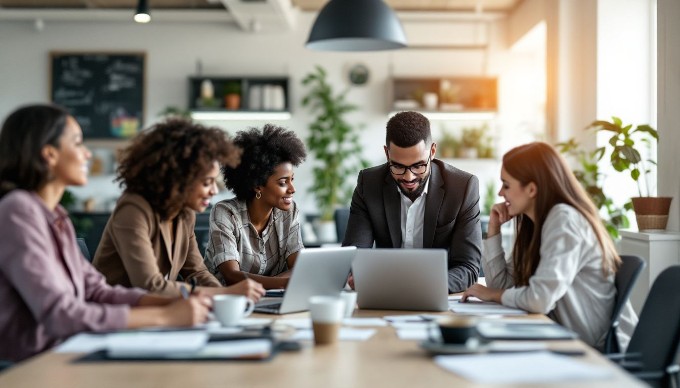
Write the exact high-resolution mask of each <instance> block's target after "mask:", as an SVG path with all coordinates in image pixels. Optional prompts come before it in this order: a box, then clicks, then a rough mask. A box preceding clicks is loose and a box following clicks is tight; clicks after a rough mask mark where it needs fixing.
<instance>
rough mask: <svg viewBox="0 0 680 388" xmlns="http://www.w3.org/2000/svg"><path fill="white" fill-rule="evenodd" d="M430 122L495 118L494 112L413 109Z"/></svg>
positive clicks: (393, 113) (393, 112) (392, 114)
mask: <svg viewBox="0 0 680 388" xmlns="http://www.w3.org/2000/svg"><path fill="white" fill-rule="evenodd" d="M415 111H417V112H419V113H421V114H422V115H423V116H425V117H427V118H428V119H429V120H431V121H473V120H493V119H495V118H496V113H497V112H495V111H460V112H456V111H450V112H446V111H421V110H417V109H415ZM399 112H400V111H396V110H395V111H392V112H390V113H389V117H392V116H394V115H395V114H397V113H399Z"/></svg>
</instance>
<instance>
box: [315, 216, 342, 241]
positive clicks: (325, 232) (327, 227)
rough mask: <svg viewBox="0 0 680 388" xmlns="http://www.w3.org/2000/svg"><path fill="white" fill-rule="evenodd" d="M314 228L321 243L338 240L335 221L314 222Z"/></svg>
mask: <svg viewBox="0 0 680 388" xmlns="http://www.w3.org/2000/svg"><path fill="white" fill-rule="evenodd" d="M314 229H315V230H316V237H317V238H318V239H319V242H321V243H334V242H337V239H338V236H337V234H336V231H335V221H321V220H317V221H315V222H314Z"/></svg>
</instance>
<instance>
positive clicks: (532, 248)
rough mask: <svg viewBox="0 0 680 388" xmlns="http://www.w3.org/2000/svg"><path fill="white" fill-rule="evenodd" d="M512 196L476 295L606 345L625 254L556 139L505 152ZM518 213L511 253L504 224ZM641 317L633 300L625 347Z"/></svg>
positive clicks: (497, 222) (505, 182) (499, 210)
mask: <svg viewBox="0 0 680 388" xmlns="http://www.w3.org/2000/svg"><path fill="white" fill-rule="evenodd" d="M501 181H502V187H501V190H500V192H499V193H498V194H499V195H500V196H502V197H503V198H504V199H505V201H504V202H501V203H498V204H495V205H494V206H493V207H492V209H491V217H490V220H489V227H488V233H487V239H486V240H485V241H484V249H483V254H482V265H483V268H484V273H485V276H486V284H487V286H486V287H485V286H482V285H480V284H475V285H473V286H472V287H470V288H469V289H467V290H466V291H465V293H464V294H463V300H467V298H468V297H471V296H474V297H477V298H480V299H482V300H485V301H494V302H498V303H502V304H503V305H506V306H510V307H517V308H520V309H523V310H526V311H528V312H531V313H538V314H548V316H549V317H550V318H552V319H553V320H555V321H556V322H558V323H560V324H562V325H563V326H565V327H568V328H570V329H571V330H573V331H574V332H576V333H578V335H579V336H580V338H581V340H583V341H584V342H586V343H588V344H589V345H591V346H594V347H596V348H599V349H601V348H602V347H603V346H604V340H605V337H606V334H607V330H608V327H609V322H610V320H611V313H612V310H613V307H614V303H615V297H616V288H615V285H614V274H615V272H616V270H617V268H618V266H619V263H620V261H621V259H620V258H619V256H618V254H617V253H616V250H615V248H614V244H613V242H612V240H611V239H610V237H609V235H608V234H607V231H606V230H605V228H604V226H603V225H602V223H601V220H600V218H599V216H598V213H597V209H596V208H595V206H594V205H593V203H592V202H591V200H590V199H589V198H588V196H587V195H586V192H585V191H584V190H583V188H582V187H581V185H580V184H579V182H578V181H577V180H576V177H575V176H574V174H573V173H572V172H571V170H570V169H569V167H568V166H567V163H566V162H565V160H564V159H563V158H562V157H561V156H560V154H559V153H558V152H557V151H556V150H555V149H554V148H553V147H552V146H550V145H548V144H546V143H541V142H536V143H530V144H526V145H522V146H519V147H516V148H514V149H512V150H510V151H509V152H508V153H506V154H505V155H504V156H503V168H502V170H501ZM511 219H515V222H516V239H515V243H514V247H513V250H512V255H511V258H510V259H508V260H506V258H505V253H504V252H503V248H502V246H501V225H502V224H504V223H505V222H508V221H510V220H511ZM636 323H637V317H636V316H635V313H634V312H633V310H632V308H631V306H630V302H628V305H627V306H626V308H625V309H624V311H623V313H622V317H621V326H620V328H619V330H618V336H619V342H620V345H621V348H622V349H625V348H626V347H627V345H628V341H629V339H630V335H631V334H632V331H633V329H634V326H635V324H636Z"/></svg>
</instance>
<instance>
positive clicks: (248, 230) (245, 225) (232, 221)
mask: <svg viewBox="0 0 680 388" xmlns="http://www.w3.org/2000/svg"><path fill="white" fill-rule="evenodd" d="M298 213H299V211H298V207H297V204H295V202H293V207H292V209H291V210H290V211H283V210H279V209H277V208H274V209H273V210H272V215H271V217H270V218H269V222H268V223H267V226H266V227H265V228H264V230H263V231H262V236H260V235H258V233H257V230H256V229H255V226H253V224H252V223H251V222H250V217H249V216H248V207H247V205H246V203H245V202H244V201H240V200H238V199H236V198H232V199H227V200H224V201H220V202H218V203H217V204H216V205H215V206H214V207H213V209H212V211H211V212H210V239H209V241H208V247H207V248H206V252H205V265H206V266H207V267H208V270H210V272H211V273H213V274H214V275H215V276H216V277H217V279H219V281H220V282H222V284H225V281H224V278H223V277H222V274H221V273H220V271H219V269H218V268H217V267H219V265H220V264H222V263H224V262H225V261H230V260H235V261H237V262H238V263H239V266H240V268H241V271H245V272H248V273H253V274H258V275H265V276H275V275H278V274H280V273H281V272H285V271H287V270H288V265H287V263H286V259H287V258H288V257H289V256H290V255H292V254H293V253H295V252H298V251H299V250H300V249H302V235H301V231H300V222H299V221H298Z"/></svg>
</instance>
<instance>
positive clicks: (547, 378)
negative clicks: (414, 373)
mask: <svg viewBox="0 0 680 388" xmlns="http://www.w3.org/2000/svg"><path fill="white" fill-rule="evenodd" d="M434 361H435V363H436V364H437V365H439V366H440V367H442V368H444V369H446V370H448V371H450V372H453V373H455V374H457V375H460V376H462V377H464V378H465V379H467V380H470V381H472V382H475V383H479V384H527V383H535V384H540V383H549V382H562V381H570V380H572V381H573V380H600V379H607V378H609V377H611V376H612V372H611V371H610V370H607V369H606V368H604V367H601V366H596V365H589V364H586V363H584V362H583V361H578V360H575V359H573V358H569V357H567V356H560V355H555V354H551V353H548V352H534V353H514V354H483V355H470V356H462V355H456V356H437V357H435V358H434ZM490 371H493V373H489V372H490Z"/></svg>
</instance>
